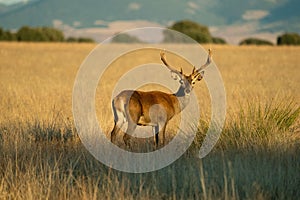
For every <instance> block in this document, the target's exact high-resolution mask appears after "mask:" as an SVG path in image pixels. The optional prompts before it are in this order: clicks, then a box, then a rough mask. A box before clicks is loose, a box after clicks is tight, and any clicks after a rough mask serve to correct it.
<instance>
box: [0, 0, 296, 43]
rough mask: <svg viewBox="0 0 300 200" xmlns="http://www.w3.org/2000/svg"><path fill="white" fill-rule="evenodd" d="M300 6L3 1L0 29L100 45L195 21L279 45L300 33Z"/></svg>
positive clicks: (290, 1)
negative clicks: (41, 30) (57, 34)
mask: <svg viewBox="0 0 300 200" xmlns="http://www.w3.org/2000/svg"><path fill="white" fill-rule="evenodd" d="M8 1H10V0H7V2H8ZM1 2H2V3H1ZM299 7H300V1H299V0H251V1H239V0H210V1H203V0H163V1H156V0H154V1H149V0H136V1H132V0H110V1H107V0H85V1H81V0H29V1H24V0H23V1H17V0H15V3H10V4H7V3H6V4H4V3H3V1H0V26H1V27H2V28H5V29H10V30H17V29H18V28H20V27H21V26H24V25H28V26H53V27H56V28H59V29H61V30H63V31H64V33H65V34H66V35H67V36H90V37H93V38H95V39H96V40H98V41H100V40H103V39H105V38H106V37H108V36H109V35H112V34H114V33H116V32H120V31H123V30H126V29H131V28H138V27H144V26H160V27H166V26H169V25H171V24H172V23H174V22H175V21H178V20H183V19H190V20H193V21H196V22H198V23H200V24H203V25H207V26H208V27H209V29H210V31H211V33H212V34H213V35H214V36H218V37H223V38H225V39H226V40H227V41H228V42H229V43H233V44H236V43H238V41H239V40H241V39H243V38H246V37H258V38H262V39H268V40H270V41H273V42H274V41H275V40H276V37H277V36H278V34H281V33H283V32H298V33H300V23H299V21H300V12H298V9H299Z"/></svg>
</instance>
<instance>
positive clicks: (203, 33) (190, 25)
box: [163, 20, 213, 43]
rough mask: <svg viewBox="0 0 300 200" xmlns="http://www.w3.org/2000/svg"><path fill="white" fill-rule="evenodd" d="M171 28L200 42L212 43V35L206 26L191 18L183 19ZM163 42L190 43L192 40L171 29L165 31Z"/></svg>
mask: <svg viewBox="0 0 300 200" xmlns="http://www.w3.org/2000/svg"><path fill="white" fill-rule="evenodd" d="M168 28H169V29H172V30H175V31H178V32H181V33H183V34H185V35H187V36H189V37H191V38H192V39H194V40H195V41H197V42H199V43H211V42H212V41H213V40H212V36H211V34H210V32H209V30H208V28H207V27H206V26H203V25H201V24H198V23H196V22H193V21H190V20H183V21H178V22H176V23H174V24H173V25H172V26H170V27H168ZM163 42H167V43H168V42H182V43H190V42H192V40H190V39H188V38H186V37H184V36H182V35H180V34H176V33H175V34H174V33H172V32H170V31H164V41H163Z"/></svg>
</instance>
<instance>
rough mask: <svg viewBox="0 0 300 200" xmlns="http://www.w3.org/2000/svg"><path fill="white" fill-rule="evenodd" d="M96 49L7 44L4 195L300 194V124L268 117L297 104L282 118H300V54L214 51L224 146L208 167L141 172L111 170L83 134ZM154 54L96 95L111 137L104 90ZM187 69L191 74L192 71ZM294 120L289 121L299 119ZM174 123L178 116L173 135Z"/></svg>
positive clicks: (1, 128)
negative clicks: (77, 92) (77, 109)
mask: <svg viewBox="0 0 300 200" xmlns="http://www.w3.org/2000/svg"><path fill="white" fill-rule="evenodd" d="M94 47H95V45H94V44H64V43H57V44H47V43H45V44H44V43H0V80H1V82H0V91H1V93H0V112H1V115H0V198H7V199H10V198H13V199H14V198H16V199H24V198H25V199H38V198H42V199H44V198H50V199H56V198H60V199H71V198H76V199H91V198H95V199H96V198H101V199H105V198H108V199H119V198H124V199H154V198H165V199H173V198H184V199H187V198H190V199H193V198H195V199H197V198H204V199H205V198H207V199H214V198H221V199H224V198H242V199H244V198H263V199H264V198H279V199H285V198H288V199H294V198H295V199H296V198H297V196H298V197H299V195H300V194H299V191H298V190H297V181H299V179H300V177H299V173H298V171H299V169H300V167H299V161H298V158H297V155H299V140H300V138H299V120H298V121H296V122H295V123H292V125H291V126H289V127H287V128H281V127H279V125H278V123H276V122H278V121H276V120H277V118H276V117H274V116H271V117H270V116H269V115H267V114H266V112H265V111H262V110H264V109H265V108H267V107H268V106H270V105H271V108H272V109H273V110H272V109H271V110H272V112H275V111H274V110H276V109H277V110H280V109H278V108H284V107H285V106H286V105H287V104H288V103H289V102H290V101H291V99H293V101H292V107H288V106H287V108H284V109H285V110H283V111H282V112H284V111H286V110H288V109H291V110H292V111H291V113H292V112H294V111H295V112H297V108H298V107H299V103H300V101H299V99H300V87H299V83H300V76H299V74H300V68H299V63H300V56H299V55H300V47H255V46H249V47H247V46H243V47H235V46H212V49H213V51H214V57H213V59H214V62H215V63H216V64H217V66H218V68H219V70H220V72H221V74H222V77H223V80H224V84H225V89H226V93H227V96H226V97H227V120H226V126H225V129H224V133H223V135H222V138H221V141H220V142H219V144H218V146H217V147H216V150H215V151H214V152H213V153H212V154H210V156H208V158H205V159H203V160H202V161H201V163H200V162H199V160H198V159H197V158H194V157H192V158H190V157H189V156H184V157H183V158H182V159H180V160H179V161H176V162H175V163H174V164H172V165H171V166H170V167H167V168H165V169H164V170H160V171H158V172H153V173H148V174H142V175H135V174H124V173H120V172H116V171H114V170H111V169H109V168H107V167H104V166H103V165H102V164H100V163H98V162H97V161H96V160H95V159H94V158H93V157H92V156H91V155H89V153H88V152H86V150H85V149H84V147H83V146H82V145H81V143H80V141H79V140H78V138H77V137H76V136H75V135H76V131H75V127H74V124H73V117H72V89H73V84H74V80H75V77H76V73H77V70H78V69H79V66H80V64H81V63H82V62H83V60H84V58H85V57H86V56H87V55H88V53H89V52H90V51H91V50H92V49H93V48H94ZM205 48H208V47H207V46H206V47H205ZM152 56H153V55H150V56H149V57H143V56H139V57H138V59H136V60H134V61H133V60H125V61H122V63H119V64H118V63H115V64H116V66H112V67H111V71H108V72H107V74H108V75H109V74H113V75H114V76H113V77H110V76H106V77H107V78H108V79H109V80H110V81H105V80H104V82H105V84H102V85H101V84H100V86H99V90H101V94H100V92H98V90H97V96H96V99H97V103H99V104H97V116H98V119H99V120H102V121H103V120H105V122H106V123H105V127H106V128H105V130H106V132H109V130H110V129H111V128H112V126H113V121H112V113H111V110H110V98H108V97H107V96H106V95H103V93H104V94H105V92H109V91H111V88H112V87H113V85H114V80H118V73H122V71H119V70H116V69H118V67H121V66H120V65H122V67H123V68H124V69H127V68H129V67H130V66H131V65H133V64H134V65H137V64H139V63H143V62H146V60H147V59H153V58H152ZM200 62H201V61H199V63H195V64H198V65H199V64H201V63H200ZM183 66H184V64H183ZM184 67H185V66H184ZM185 69H186V70H190V69H188V66H186V67H185ZM114 70H115V71H114ZM117 72H118V73H117ZM101 87H102V88H101ZM195 90H196V93H197V94H199V93H200V92H201V93H203V96H201V98H199V104H200V105H201V107H202V108H203V113H204V115H205V118H204V119H203V123H204V124H205V123H206V124H207V123H208V121H209V113H210V109H209V108H210V100H209V95H208V92H207V89H206V87H205V84H204V82H202V83H200V84H198V85H197V86H196V88H195ZM271 102H273V104H272V103H271ZM280 103H281V104H280ZM103 105H104V106H103ZM108 105H109V106H108ZM293 105H294V107H293ZM272 106H273V107H272ZM251 112H254V114H253V113H252V114H251ZM272 112H271V113H272ZM280 112H281V111H280ZM289 114H290V113H287V116H288V117H286V116H285V117H286V118H287V120H290V119H291V118H293V116H290V115H289ZM296 115H297V114H295V116H296ZM264 116H265V117H264ZM296 117H297V116H296ZM286 118H285V119H286ZM243 120H244V121H243ZM272 120H275V122H274V123H273V121H272ZM261 121H267V122H266V123H260V122H261ZM174 124H176V119H175V121H174V122H173V125H172V126H171V127H170V128H169V129H168V132H169V133H172V132H173V129H172V127H173V126H174ZM206 128H207V127H205V125H203V127H199V132H200V133H199V136H198V140H199V141H197V142H201V140H202V137H203V134H202V129H203V130H205V129H206ZM248 133H249V134H248ZM250 133H251V134H250ZM201 134H202V135H201ZM197 142H196V143H197ZM195 145H196V147H198V146H197V145H198V144H195ZM202 163H203V164H202ZM202 170H204V172H203V171H202ZM183 171H184V172H183ZM186 173H187V174H186ZM160 177H164V178H163V180H161V179H160Z"/></svg>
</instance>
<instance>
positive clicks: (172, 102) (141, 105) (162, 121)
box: [111, 49, 212, 147]
mask: <svg viewBox="0 0 300 200" xmlns="http://www.w3.org/2000/svg"><path fill="white" fill-rule="evenodd" d="M211 57H212V53H211V50H210V49H209V50H208V58H207V61H206V63H205V64H204V65H202V66H201V67H200V68H198V69H196V68H195V66H194V68H193V71H192V73H191V74H190V75H185V74H184V73H183V71H182V68H181V70H180V71H178V70H176V68H174V67H172V66H171V65H170V64H169V63H168V62H167V59H166V56H165V53H164V52H161V53H160V59H161V61H162V62H163V63H164V65H165V66H166V67H167V68H168V69H169V70H170V71H171V73H172V74H173V75H175V76H173V78H174V80H179V83H180V87H179V89H178V91H177V92H176V93H173V94H169V93H164V92H161V91H148V92H143V91H138V90H124V91H122V92H120V93H119V94H118V95H117V96H116V97H115V98H114V99H113V101H112V109H113V114H114V122H115V124H114V128H113V130H112V132H111V142H112V143H115V139H116V136H117V134H118V133H119V132H121V128H122V126H123V125H124V124H125V123H126V122H127V123H128V127H127V130H126V132H125V133H124V136H123V141H124V143H125V145H126V146H129V147H130V137H132V136H131V135H132V134H133V132H134V131H135V129H136V127H137V126H152V127H153V132H154V135H155V138H154V143H155V144H154V145H155V147H158V146H159V144H162V145H164V143H165V130H166V126H167V124H168V122H169V121H170V119H172V118H173V117H174V116H175V115H176V114H178V113H180V112H181V111H182V110H183V109H184V108H185V107H186V106H187V104H188V103H189V99H190V93H191V91H192V89H193V87H194V85H195V83H196V82H198V81H200V80H201V79H202V78H203V75H204V71H203V70H204V69H205V68H206V67H207V66H208V65H209V64H210V63H211V60H212V59H211ZM159 141H160V142H159Z"/></svg>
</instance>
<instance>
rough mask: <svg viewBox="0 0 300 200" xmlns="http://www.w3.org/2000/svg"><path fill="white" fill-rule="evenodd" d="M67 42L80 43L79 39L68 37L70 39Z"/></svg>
mask: <svg viewBox="0 0 300 200" xmlns="http://www.w3.org/2000/svg"><path fill="white" fill-rule="evenodd" d="M66 42H78V39H77V38H75V37H68V38H67V39H66Z"/></svg>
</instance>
